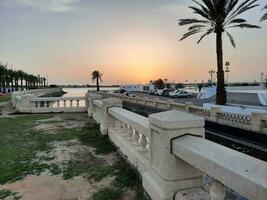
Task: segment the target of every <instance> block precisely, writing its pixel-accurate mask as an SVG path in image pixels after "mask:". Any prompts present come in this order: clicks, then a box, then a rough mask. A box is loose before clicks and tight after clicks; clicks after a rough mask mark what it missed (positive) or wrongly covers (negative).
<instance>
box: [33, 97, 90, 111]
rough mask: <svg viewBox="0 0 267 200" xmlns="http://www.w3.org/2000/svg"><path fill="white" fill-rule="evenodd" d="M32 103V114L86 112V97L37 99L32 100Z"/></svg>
mask: <svg viewBox="0 0 267 200" xmlns="http://www.w3.org/2000/svg"><path fill="white" fill-rule="evenodd" d="M31 102H33V105H34V106H33V107H32V108H31V112H32V113H49V112H85V111H86V107H85V97H37V98H32V99H31ZM78 102H79V103H78ZM80 102H82V103H81V104H80ZM74 103H76V106H74Z"/></svg>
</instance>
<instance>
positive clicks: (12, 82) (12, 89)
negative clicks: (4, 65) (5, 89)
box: [11, 78, 14, 92]
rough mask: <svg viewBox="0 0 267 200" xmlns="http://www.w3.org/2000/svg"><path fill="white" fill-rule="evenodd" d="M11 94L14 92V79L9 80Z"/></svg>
mask: <svg viewBox="0 0 267 200" xmlns="http://www.w3.org/2000/svg"><path fill="white" fill-rule="evenodd" d="M11 92H14V79H13V78H11Z"/></svg>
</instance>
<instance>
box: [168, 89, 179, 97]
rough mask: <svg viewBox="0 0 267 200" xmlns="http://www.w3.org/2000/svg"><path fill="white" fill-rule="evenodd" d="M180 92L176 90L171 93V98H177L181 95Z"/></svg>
mask: <svg viewBox="0 0 267 200" xmlns="http://www.w3.org/2000/svg"><path fill="white" fill-rule="evenodd" d="M179 92H180V90H174V91H172V92H170V93H169V97H175V96H176V95H177V94H179Z"/></svg>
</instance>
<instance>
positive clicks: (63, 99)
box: [31, 97, 86, 101]
mask: <svg viewBox="0 0 267 200" xmlns="http://www.w3.org/2000/svg"><path fill="white" fill-rule="evenodd" d="M70 100H72V101H75V100H86V99H85V97H37V98H32V99H31V101H70Z"/></svg>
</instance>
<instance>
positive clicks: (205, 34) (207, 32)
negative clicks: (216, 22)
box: [197, 28, 214, 44]
mask: <svg viewBox="0 0 267 200" xmlns="http://www.w3.org/2000/svg"><path fill="white" fill-rule="evenodd" d="M213 31H214V29H213V28H211V29H209V30H207V31H206V33H204V34H203V35H202V36H201V37H200V38H199V40H198V41H197V43H198V44H199V43H200V42H201V41H202V39H203V38H204V37H206V36H207V35H209V34H211V33H212V32H213Z"/></svg>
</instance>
